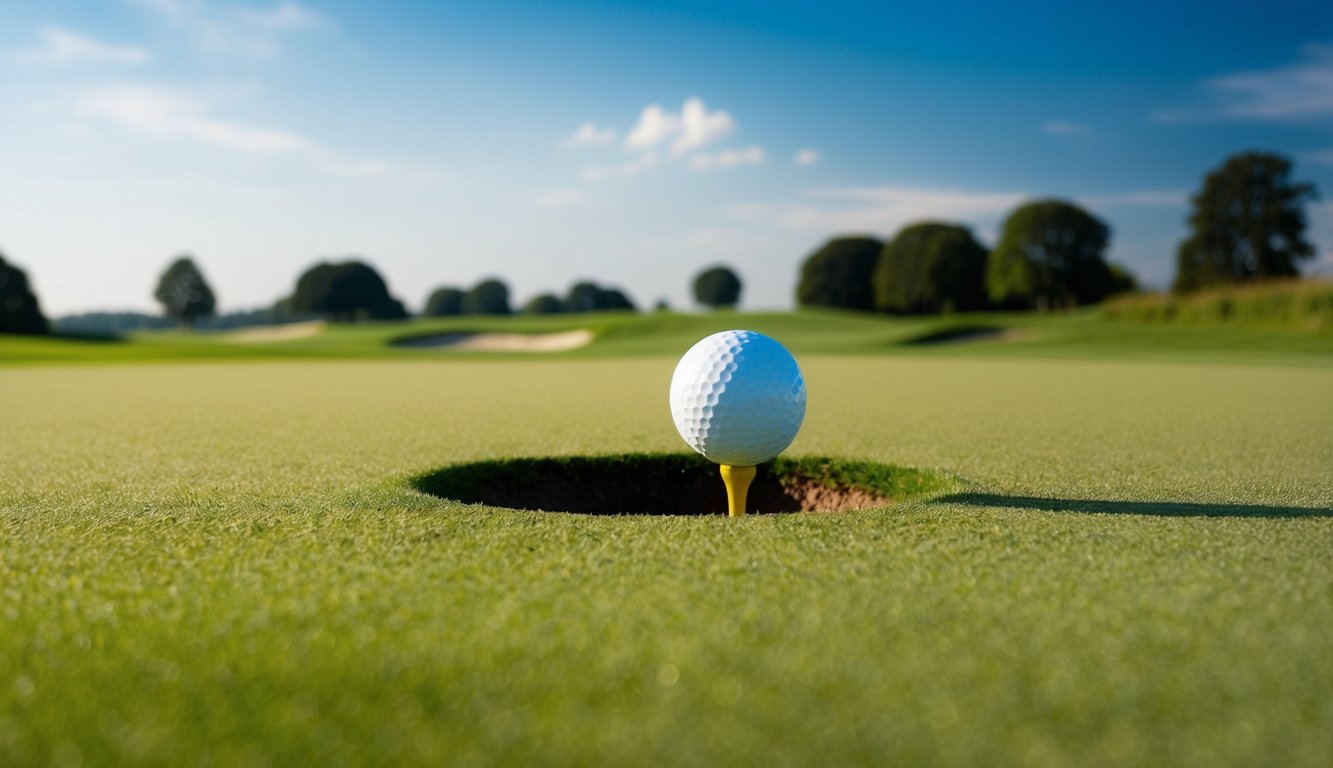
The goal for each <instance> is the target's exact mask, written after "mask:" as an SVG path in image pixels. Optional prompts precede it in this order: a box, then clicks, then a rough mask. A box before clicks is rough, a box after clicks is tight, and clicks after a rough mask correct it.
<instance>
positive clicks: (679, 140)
mask: <svg viewBox="0 0 1333 768" xmlns="http://www.w3.org/2000/svg"><path fill="white" fill-rule="evenodd" d="M735 130H736V121H735V120H733V119H732V117H731V115H730V114H728V113H727V112H726V111H725V110H721V109H718V110H714V111H712V112H710V111H708V108H707V107H706V106H705V105H704V102H703V100H702V99H699V98H698V97H691V98H689V99H686V100H685V103H684V104H683V105H682V106H681V111H680V112H679V113H673V112H668V111H667V110H665V109H663V108H662V107H661V106H660V105H657V104H649V105H648V106H646V107H644V108H643V111H642V112H640V113H639V120H638V122H636V123H635V124H634V127H633V128H631V129H630V132H629V133H628V134H626V136H625V147H626V148H628V149H648V148H650V147H655V146H657V145H658V144H662V143H664V142H666V141H668V140H670V141H671V153H672V154H674V155H682V154H685V153H688V152H692V151H694V150H697V149H702V148H703V147H706V146H708V145H710V144H713V143H715V142H717V141H719V140H721V139H723V138H726V137H727V136H729V135H730V134H731V133H732V132H733V131H735Z"/></svg>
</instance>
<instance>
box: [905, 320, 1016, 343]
mask: <svg viewBox="0 0 1333 768" xmlns="http://www.w3.org/2000/svg"><path fill="white" fill-rule="evenodd" d="M1012 334H1013V330H1012V329H1010V328H1005V327H1002V326H998V325H978V324H975V323H972V324H966V325H951V326H946V327H944V328H934V329H931V330H929V331H926V332H925V333H921V334H918V335H916V336H913V337H911V338H908V339H903V340H902V341H900V342H898V344H899V345H900V346H904V347H929V346H934V345H936V344H959V343H965V342H974V341H999V340H1002V339H1004V338H1006V337H1008V336H1011V335H1012Z"/></svg>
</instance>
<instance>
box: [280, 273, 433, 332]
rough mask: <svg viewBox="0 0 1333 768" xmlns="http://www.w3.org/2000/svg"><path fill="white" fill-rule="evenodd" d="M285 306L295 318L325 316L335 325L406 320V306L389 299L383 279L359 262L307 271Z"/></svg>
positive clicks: (298, 281) (298, 280) (297, 282)
mask: <svg viewBox="0 0 1333 768" xmlns="http://www.w3.org/2000/svg"><path fill="white" fill-rule="evenodd" d="M286 305H287V306H286V309H287V311H288V312H291V313H293V314H298V315H299V314H316V315H323V316H325V317H328V318H331V319H333V320H334V321H335V322H352V321H355V320H361V319H369V320H399V319H402V318H405V317H407V310H406V309H405V308H404V307H403V303H402V302H401V301H398V300H397V299H395V298H393V297H392V296H390V295H389V288H388V286H387V285H385V284H384V278H382V277H380V275H379V273H378V272H376V271H375V269H374V267H371V266H370V265H369V264H366V263H364V262H361V261H356V260H351V261H344V262H339V263H329V262H321V263H319V264H316V265H315V266H313V267H311V268H310V269H308V270H306V271H305V272H304V273H303V274H302V275H301V277H300V278H298V279H297V281H296V290H295V291H294V292H293V293H292V295H291V298H289V299H288V300H287V302H286Z"/></svg>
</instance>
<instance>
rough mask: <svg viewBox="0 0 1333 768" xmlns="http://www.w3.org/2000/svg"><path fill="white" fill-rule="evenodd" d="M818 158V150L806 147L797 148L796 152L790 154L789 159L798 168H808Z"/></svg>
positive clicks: (818, 159)
mask: <svg viewBox="0 0 1333 768" xmlns="http://www.w3.org/2000/svg"><path fill="white" fill-rule="evenodd" d="M820 159H821V155H820V154H819V150H817V149H809V148H807V149H801V150H797V152H796V154H795V155H793V156H792V159H791V161H792V162H793V163H795V164H796V166H797V167H799V168H809V167H810V166H812V165H815V164H816V163H818V162H819V161H820Z"/></svg>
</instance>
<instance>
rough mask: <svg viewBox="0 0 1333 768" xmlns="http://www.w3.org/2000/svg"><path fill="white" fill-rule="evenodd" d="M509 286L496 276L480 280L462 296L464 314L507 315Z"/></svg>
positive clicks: (509, 312)
mask: <svg viewBox="0 0 1333 768" xmlns="http://www.w3.org/2000/svg"><path fill="white" fill-rule="evenodd" d="M511 312H512V310H510V308H509V286H507V285H505V284H504V283H503V282H501V281H500V280H498V279H496V278H491V279H489V280H482V281H481V282H480V283H477V284H476V285H474V286H472V289H471V290H469V291H468V292H467V295H465V296H464V297H463V314H465V315H508V314H511Z"/></svg>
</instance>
